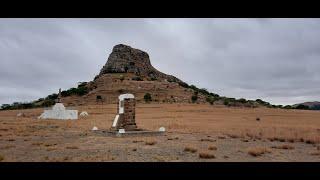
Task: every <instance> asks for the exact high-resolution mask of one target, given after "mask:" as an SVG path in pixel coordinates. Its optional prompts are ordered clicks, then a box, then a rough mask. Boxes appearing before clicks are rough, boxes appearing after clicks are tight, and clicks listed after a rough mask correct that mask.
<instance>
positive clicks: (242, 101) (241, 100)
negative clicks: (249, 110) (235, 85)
mask: <svg viewBox="0 0 320 180" xmlns="http://www.w3.org/2000/svg"><path fill="white" fill-rule="evenodd" d="M238 101H239V102H240V103H246V102H247V100H246V99H244V98H241V99H239V100H238Z"/></svg>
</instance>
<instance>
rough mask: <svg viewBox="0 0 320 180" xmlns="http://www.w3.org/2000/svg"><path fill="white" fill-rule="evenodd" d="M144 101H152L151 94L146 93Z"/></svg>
mask: <svg viewBox="0 0 320 180" xmlns="http://www.w3.org/2000/svg"><path fill="white" fill-rule="evenodd" d="M143 99H144V100H145V101H146V102H150V101H152V98H151V94H150V93H146V94H145V95H144V97H143Z"/></svg>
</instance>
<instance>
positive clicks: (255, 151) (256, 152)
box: [248, 147, 271, 157]
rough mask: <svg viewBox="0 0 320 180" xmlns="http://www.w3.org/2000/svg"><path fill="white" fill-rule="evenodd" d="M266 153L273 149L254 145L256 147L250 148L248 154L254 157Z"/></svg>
mask: <svg viewBox="0 0 320 180" xmlns="http://www.w3.org/2000/svg"><path fill="white" fill-rule="evenodd" d="M265 153H271V151H270V150H269V149H267V148H265V147H254V148H249V150H248V154H250V155H251V156H254V157H257V156H261V155H263V154H265Z"/></svg>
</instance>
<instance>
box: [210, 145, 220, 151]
mask: <svg viewBox="0 0 320 180" xmlns="http://www.w3.org/2000/svg"><path fill="white" fill-rule="evenodd" d="M208 149H209V150H212V151H215V150H217V149H218V148H217V147H216V146H209V148H208Z"/></svg>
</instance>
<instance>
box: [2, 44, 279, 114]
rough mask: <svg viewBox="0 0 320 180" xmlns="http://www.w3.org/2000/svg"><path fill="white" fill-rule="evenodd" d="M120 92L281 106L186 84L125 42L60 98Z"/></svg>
mask: <svg viewBox="0 0 320 180" xmlns="http://www.w3.org/2000/svg"><path fill="white" fill-rule="evenodd" d="M57 89H58V87H57ZM123 93H132V94H134V95H135V97H136V100H137V102H138V103H145V102H155V103H210V104H220V105H226V106H245V107H257V106H267V107H275V108H277V107H281V106H275V105H271V104H270V103H268V102H265V101H262V100H261V99H257V100H246V99H243V98H241V99H235V98H228V97H221V96H219V95H218V94H215V93H212V92H208V91H207V90H206V89H200V88H197V87H196V86H194V85H188V84H187V83H185V82H183V81H182V80H180V79H178V78H176V77H174V76H172V75H168V74H165V73H162V72H160V71H159V70H157V69H156V68H154V67H153V66H152V64H151V61H150V58H149V55H148V53H146V52H144V51H141V50H139V49H135V48H132V47H130V46H127V45H124V44H119V45H116V46H114V47H113V49H112V52H111V54H110V55H109V57H108V59H107V62H106V64H105V65H104V66H103V67H102V69H101V70H100V73H99V74H98V75H97V76H96V77H95V78H94V79H93V80H92V81H90V82H82V83H80V84H79V85H78V87H76V88H70V89H68V90H64V91H62V92H61V95H62V98H61V101H62V103H64V104H65V105H66V106H78V105H88V104H97V103H105V104H106V103H117V101H118V96H119V95H120V94H123ZM57 97H58V96H57V94H56V93H54V94H51V95H48V96H47V97H45V98H40V99H38V100H36V101H32V102H30V103H13V104H11V105H10V104H4V105H3V106H2V107H1V108H0V109H2V110H6V109H24V108H34V107H49V106H52V105H53V104H55V101H56V99H57Z"/></svg>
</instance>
